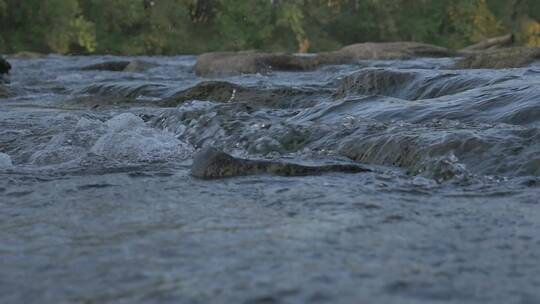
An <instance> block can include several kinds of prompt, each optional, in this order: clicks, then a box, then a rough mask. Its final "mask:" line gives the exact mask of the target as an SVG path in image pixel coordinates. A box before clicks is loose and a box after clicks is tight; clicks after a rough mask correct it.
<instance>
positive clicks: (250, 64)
mask: <svg viewBox="0 0 540 304" xmlns="http://www.w3.org/2000/svg"><path fill="white" fill-rule="evenodd" d="M453 56H456V52H454V51H451V50H449V49H446V48H443V47H439V46H435V45H429V44H423V43H416V42H388V43H358V44H353V45H349V46H346V47H344V48H342V49H340V50H338V51H334V52H326V53H319V54H316V55H293V54H284V53H280V54H271V53H260V52H253V51H247V52H236V53H235V52H221V53H205V54H202V55H200V56H198V57H197V64H196V65H195V73H196V74H197V75H199V76H203V77H220V76H232V75H239V74H255V73H268V72H271V71H307V70H313V69H315V68H317V67H319V66H321V65H326V64H347V63H354V62H356V61H359V60H371V59H381V60H383V59H411V58H417V57H453Z"/></svg>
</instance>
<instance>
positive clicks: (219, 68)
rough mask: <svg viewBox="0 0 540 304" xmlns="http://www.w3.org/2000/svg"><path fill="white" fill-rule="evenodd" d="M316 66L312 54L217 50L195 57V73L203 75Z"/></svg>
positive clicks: (310, 68) (248, 72) (297, 69)
mask: <svg viewBox="0 0 540 304" xmlns="http://www.w3.org/2000/svg"><path fill="white" fill-rule="evenodd" d="M316 67H317V63H316V61H315V60H314V57H313V56H309V57H308V56H297V55H292V54H284V53H280V54H271V53H260V52H252V51H247V52H217V53H205V54H201V55H199V56H198V57H197V63H196V65H195V73H196V74H197V75H198V76H203V77H223V76H234V75H240V74H256V73H268V72H271V71H306V70H312V69H314V68H316Z"/></svg>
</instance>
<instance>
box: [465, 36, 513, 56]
mask: <svg viewBox="0 0 540 304" xmlns="http://www.w3.org/2000/svg"><path fill="white" fill-rule="evenodd" d="M513 43H514V35H512V34H508V35H504V36H500V37H493V38H489V39H486V40H482V41H480V42H478V43H476V44H473V45H471V46H468V47H466V48H464V49H462V50H461V51H460V52H462V53H471V52H478V51H485V50H493V49H498V48H501V47H508V46H510V45H512V44H513Z"/></svg>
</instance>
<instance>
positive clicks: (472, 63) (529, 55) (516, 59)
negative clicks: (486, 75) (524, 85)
mask: <svg viewBox="0 0 540 304" xmlns="http://www.w3.org/2000/svg"><path fill="white" fill-rule="evenodd" d="M535 60H540V48H534V47H512V48H503V49H495V50H487V51H483V52H478V53H472V54H469V55H467V56H466V57H464V58H462V59H460V60H459V61H458V62H456V64H455V65H454V68H455V69H508V68H521V67H525V66H527V65H529V64H531V63H532V62H534V61H535Z"/></svg>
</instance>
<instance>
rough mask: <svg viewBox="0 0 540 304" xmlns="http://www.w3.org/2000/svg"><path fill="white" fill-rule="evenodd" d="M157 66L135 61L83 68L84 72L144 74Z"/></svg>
mask: <svg viewBox="0 0 540 304" xmlns="http://www.w3.org/2000/svg"><path fill="white" fill-rule="evenodd" d="M154 66H155V65H154V64H152V63H150V62H145V61H141V60H133V61H106V62H102V63H97V64H92V65H88V66H85V67H83V68H81V70H83V71H110V72H131V73H135V72H144V71H146V70H147V69H149V68H152V67H154Z"/></svg>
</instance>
